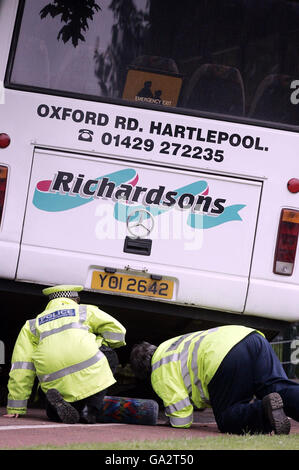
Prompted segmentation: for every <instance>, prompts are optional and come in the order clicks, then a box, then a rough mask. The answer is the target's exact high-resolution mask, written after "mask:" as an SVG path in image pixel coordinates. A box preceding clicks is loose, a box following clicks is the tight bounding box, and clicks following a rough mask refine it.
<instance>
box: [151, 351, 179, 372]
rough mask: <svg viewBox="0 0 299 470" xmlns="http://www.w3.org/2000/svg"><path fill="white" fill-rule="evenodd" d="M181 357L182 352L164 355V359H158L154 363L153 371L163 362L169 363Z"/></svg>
mask: <svg viewBox="0 0 299 470" xmlns="http://www.w3.org/2000/svg"><path fill="white" fill-rule="evenodd" d="M179 359H180V354H179V353H175V354H171V355H170V356H166V357H162V359H160V361H157V362H155V363H154V364H153V365H152V371H154V370H156V369H158V367H160V366H162V365H163V364H167V363H168V362H172V361H178V360H179Z"/></svg>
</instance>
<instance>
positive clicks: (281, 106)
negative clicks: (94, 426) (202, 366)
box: [0, 0, 299, 331]
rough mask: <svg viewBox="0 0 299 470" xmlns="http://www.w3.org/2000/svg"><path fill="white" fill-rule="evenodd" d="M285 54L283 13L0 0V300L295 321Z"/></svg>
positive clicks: (141, 1) (294, 203) (293, 128)
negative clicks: (37, 292) (18, 295)
mask: <svg viewBox="0 0 299 470" xmlns="http://www.w3.org/2000/svg"><path fill="white" fill-rule="evenodd" d="M298 46H299V2H298V1H297V0H296V1H287V0H259V1H257V0H255V1H246V0H226V1H222V2H219V1H217V0H209V1H206V0H186V1H185V2H181V1H174V0H163V1H161V0H160V1H159V0H82V1H69V0H55V1H54V0H21V1H18V0H0V83H1V92H0V100H1V101H0V102H1V104H0V184H1V186H0V190H1V192H0V217H1V226H0V259H1V263H0V278H1V279H0V288H1V290H5V289H6V288H7V289H15V291H18V289H21V288H22V289H23V291H25V290H24V289H26V287H28V289H29V288H30V286H34V285H38V286H39V288H40V287H41V286H45V285H47V286H48V285H54V284H81V285H83V286H84V290H85V292H86V293H90V294H91V295H93V300H94V301H95V299H98V302H99V304H102V305H103V304H106V305H113V306H118V307H120V308H122V307H123V308H125V307H127V308H128V309H134V308H135V310H136V311H138V315H137V318H138V322H139V323H140V325H141V326H142V328H143V330H144V331H146V330H147V328H150V327H151V326H153V327H154V328H156V330H159V324H157V322H156V321H152V320H151V318H152V317H151V315H150V312H155V313H156V314H159V315H160V318H162V317H163V314H164V313H166V314H167V315H169V314H170V313H171V314H172V315H174V316H175V315H176V314H178V315H182V316H184V317H186V318H191V319H193V320H195V321H196V320H199V321H201V320H206V321H211V322H213V321H217V322H222V323H232V322H238V323H244V324H250V325H257V326H261V325H262V326H264V327H267V328H269V329H275V328H277V327H278V326H281V325H285V324H289V323H294V322H296V321H298V320H299V256H298V253H297V252H298V248H297V239H298V233H299V145H298V144H299V137H298V129H299V104H298V103H299V57H298V55H299V53H298V51H299V47H298ZM12 286H15V287H12ZM142 312H144V313H142ZM145 312H146V313H145ZM152 323H154V324H152Z"/></svg>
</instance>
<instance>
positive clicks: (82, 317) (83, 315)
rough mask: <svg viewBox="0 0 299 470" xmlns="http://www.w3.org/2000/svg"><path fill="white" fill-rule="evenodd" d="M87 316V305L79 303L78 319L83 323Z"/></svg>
mask: <svg viewBox="0 0 299 470" xmlns="http://www.w3.org/2000/svg"><path fill="white" fill-rule="evenodd" d="M86 318H87V307H86V305H79V321H80V323H83V322H85V321H86Z"/></svg>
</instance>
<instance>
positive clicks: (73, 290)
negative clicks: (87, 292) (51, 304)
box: [42, 284, 83, 300]
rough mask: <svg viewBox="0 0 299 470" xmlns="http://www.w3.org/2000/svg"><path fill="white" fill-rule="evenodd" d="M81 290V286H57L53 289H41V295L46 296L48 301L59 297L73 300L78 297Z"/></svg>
mask: <svg viewBox="0 0 299 470" xmlns="http://www.w3.org/2000/svg"><path fill="white" fill-rule="evenodd" d="M81 290H83V286H73V285H63V284H62V285H59V286H53V287H47V288H46V289H43V291H42V292H43V294H44V295H48V296H49V299H50V300H53V299H58V298H60V297H69V298H75V297H78V296H79V294H78V292H80V291H81Z"/></svg>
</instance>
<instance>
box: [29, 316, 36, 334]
mask: <svg viewBox="0 0 299 470" xmlns="http://www.w3.org/2000/svg"><path fill="white" fill-rule="evenodd" d="M35 320H36V319H35V318H33V319H31V320H29V328H30V331H31V333H32V334H33V335H34V336H36V327H35Z"/></svg>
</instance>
